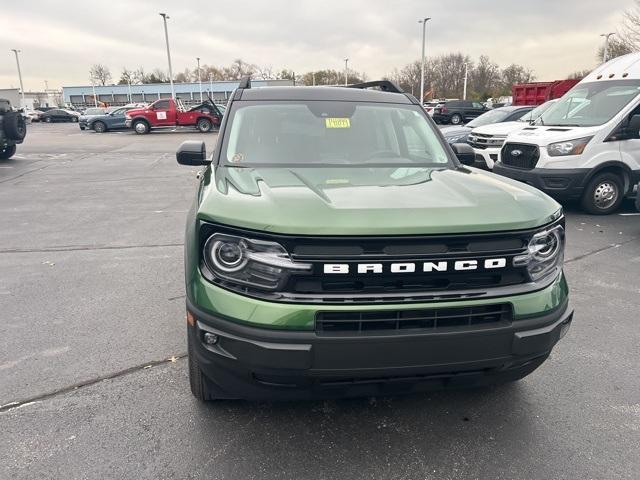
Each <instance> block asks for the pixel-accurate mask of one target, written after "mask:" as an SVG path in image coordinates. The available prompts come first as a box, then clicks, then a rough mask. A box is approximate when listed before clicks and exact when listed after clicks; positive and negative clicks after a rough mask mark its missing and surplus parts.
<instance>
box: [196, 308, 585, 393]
mask: <svg viewBox="0 0 640 480" xmlns="http://www.w3.org/2000/svg"><path fill="white" fill-rule="evenodd" d="M187 309H188V310H189V311H190V312H191V314H192V315H193V317H194V318H195V325H194V326H190V327H188V329H189V341H190V342H191V346H192V351H191V352H192V353H191V354H192V355H195V356H196V358H197V360H198V363H199V364H200V368H202V370H203V373H204V375H205V376H206V377H207V378H208V381H209V382H210V387H211V388H213V389H214V390H215V391H216V392H218V395H219V396H222V398H247V399H280V400H285V399H309V398H333V397H347V396H368V395H386V394H396V393H408V392H415V391H422V390H428V389H434V388H443V387H464V386H480V385H487V384H492V383H496V382H502V381H508V380H514V379H517V378H521V377H522V376H524V375H526V374H527V373H529V372H531V371H533V370H534V369H535V368H537V367H538V366H539V365H540V364H541V363H542V362H543V361H544V360H545V359H546V358H547V356H548V355H549V353H550V351H551V349H552V348H553V346H554V345H555V344H556V343H557V342H558V341H559V340H560V338H562V336H563V335H564V334H565V333H566V331H567V330H568V328H569V325H570V323H571V320H572V318H573V310H572V308H570V306H569V303H568V299H566V298H565V300H564V302H563V303H562V304H560V305H559V306H558V307H557V308H555V309H554V310H553V311H550V312H545V313H544V314H542V315H539V316H529V317H526V318H521V319H517V318H516V319H514V320H513V321H512V322H511V323H510V324H509V325H502V326H500V327H495V328H477V329H465V330H464V331H439V332H431V331H429V332H428V333H424V332H420V333H412V334H403V335H398V334H389V335H360V336H323V335H318V334H317V333H316V332H315V331H300V330H297V331H296V330H293V331H292V330H274V329H266V328H256V327H253V326H248V325H243V324H239V323H236V322H232V321H229V320H226V319H224V318H222V317H220V316H218V315H212V314H211V313H208V312H205V311H203V310H201V309H200V308H198V307H196V306H195V305H193V303H192V302H191V301H189V300H188V299H187ZM206 332H209V333H213V334H215V335H217V338H218V341H217V343H216V344H215V345H206V344H205V343H204V342H203V336H204V334H205V333H206Z"/></svg>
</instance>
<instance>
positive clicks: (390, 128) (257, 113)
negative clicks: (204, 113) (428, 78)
mask: <svg viewBox="0 0 640 480" xmlns="http://www.w3.org/2000/svg"><path fill="white" fill-rule="evenodd" d="M229 122H230V127H228V128H227V130H226V131H228V132H229V133H228V135H225V139H224V142H223V145H222V152H221V163H222V164H224V165H233V166H265V165H267V166H268V165H272V166H309V165H312V166H318V165H319V164H320V165H332V166H360V165H366V166H370V165H380V166H389V165H393V166H400V165H404V166H416V165H419V166H434V167H446V166H448V165H449V157H448V155H447V153H446V151H445V149H444V147H443V146H442V144H441V143H440V141H439V138H438V136H437V133H436V132H435V131H434V130H433V129H432V127H431V126H430V124H429V123H428V122H427V120H426V118H425V114H424V112H423V110H422V109H421V108H420V107H418V106H417V105H396V104H380V103H355V102H334V101H308V102H302V101H299V102H295V101H291V102H266V101H265V102H236V103H235V104H234V106H233V108H232V110H231V112H230V118H229Z"/></svg>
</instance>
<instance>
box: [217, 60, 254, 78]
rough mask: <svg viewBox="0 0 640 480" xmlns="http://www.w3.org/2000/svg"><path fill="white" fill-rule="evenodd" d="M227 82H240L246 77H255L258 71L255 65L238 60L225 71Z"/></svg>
mask: <svg viewBox="0 0 640 480" xmlns="http://www.w3.org/2000/svg"><path fill="white" fill-rule="evenodd" d="M223 71H224V73H225V77H226V80H239V79H240V78H242V77H244V76H246V75H253V74H254V73H255V71H256V67H255V65H252V64H250V63H247V62H245V61H244V60H242V59H240V58H237V59H235V60H234V61H233V63H232V64H231V65H230V66H229V67H225V68H224V69H223Z"/></svg>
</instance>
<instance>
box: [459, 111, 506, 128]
mask: <svg viewBox="0 0 640 480" xmlns="http://www.w3.org/2000/svg"><path fill="white" fill-rule="evenodd" d="M511 112H512V110H489V111H488V112H487V113H483V114H482V115H480V116H479V117H478V118H476V119H474V120H471V121H470V122H469V123H467V127H470V128H476V127H482V126H483V125H491V124H492V123H499V122H502V121H503V120H504V119H505V118H507V117H508V116H509V115H510V114H511Z"/></svg>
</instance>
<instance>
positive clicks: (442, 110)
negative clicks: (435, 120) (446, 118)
mask: <svg viewBox="0 0 640 480" xmlns="http://www.w3.org/2000/svg"><path fill="white" fill-rule="evenodd" d="M448 111H449V110H448V109H447V107H442V108H441V109H440V112H441V113H447V112H448Z"/></svg>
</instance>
